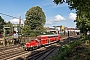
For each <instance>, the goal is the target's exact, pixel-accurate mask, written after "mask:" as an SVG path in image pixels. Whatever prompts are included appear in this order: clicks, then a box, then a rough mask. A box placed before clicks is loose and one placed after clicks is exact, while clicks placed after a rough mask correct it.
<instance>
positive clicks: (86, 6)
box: [54, 0, 90, 12]
mask: <svg viewBox="0 0 90 60" xmlns="http://www.w3.org/2000/svg"><path fill="white" fill-rule="evenodd" d="M64 2H65V3H68V5H69V8H70V9H76V10H80V11H84V12H88V11H89V10H90V0H54V3H56V4H62V3H64Z"/></svg>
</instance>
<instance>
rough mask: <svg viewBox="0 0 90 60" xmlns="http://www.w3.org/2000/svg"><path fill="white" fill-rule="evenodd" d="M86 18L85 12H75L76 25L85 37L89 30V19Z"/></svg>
mask: <svg viewBox="0 0 90 60" xmlns="http://www.w3.org/2000/svg"><path fill="white" fill-rule="evenodd" d="M88 17H89V16H88V14H86V13H85V12H80V11H77V17H76V21H75V22H76V25H77V28H79V29H80V30H81V32H82V33H84V34H85V35H87V31H89V30H90V18H88Z"/></svg>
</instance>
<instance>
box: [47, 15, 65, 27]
mask: <svg viewBox="0 0 90 60" xmlns="http://www.w3.org/2000/svg"><path fill="white" fill-rule="evenodd" d="M61 20H66V19H65V18H64V17H63V16H61V15H56V16H54V17H52V18H49V19H48V21H47V22H46V25H51V24H54V23H55V22H59V21H61Z"/></svg>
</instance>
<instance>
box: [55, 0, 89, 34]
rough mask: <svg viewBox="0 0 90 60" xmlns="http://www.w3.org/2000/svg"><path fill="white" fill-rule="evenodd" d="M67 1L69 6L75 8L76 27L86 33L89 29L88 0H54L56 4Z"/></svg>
mask: <svg viewBox="0 0 90 60" xmlns="http://www.w3.org/2000/svg"><path fill="white" fill-rule="evenodd" d="M64 2H65V3H67V4H68V6H69V8H70V9H71V10H72V9H75V10H76V12H77V18H76V20H75V22H76V25H77V28H79V29H80V30H81V32H82V33H84V34H86V35H87V31H89V30H90V0H54V3H56V4H62V3H64Z"/></svg>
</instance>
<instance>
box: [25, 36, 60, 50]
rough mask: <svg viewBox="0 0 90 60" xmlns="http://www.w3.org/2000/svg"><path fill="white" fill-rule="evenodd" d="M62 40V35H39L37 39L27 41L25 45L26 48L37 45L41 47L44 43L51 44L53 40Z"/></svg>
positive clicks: (33, 47)
mask: <svg viewBox="0 0 90 60" xmlns="http://www.w3.org/2000/svg"><path fill="white" fill-rule="evenodd" d="M57 41H60V35H59V34H55V35H40V36H37V37H36V39H35V40H32V41H30V42H27V43H26V45H25V47H24V48H25V50H30V49H32V50H33V49H35V48H37V47H40V46H42V45H47V44H51V43H53V42H57Z"/></svg>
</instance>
